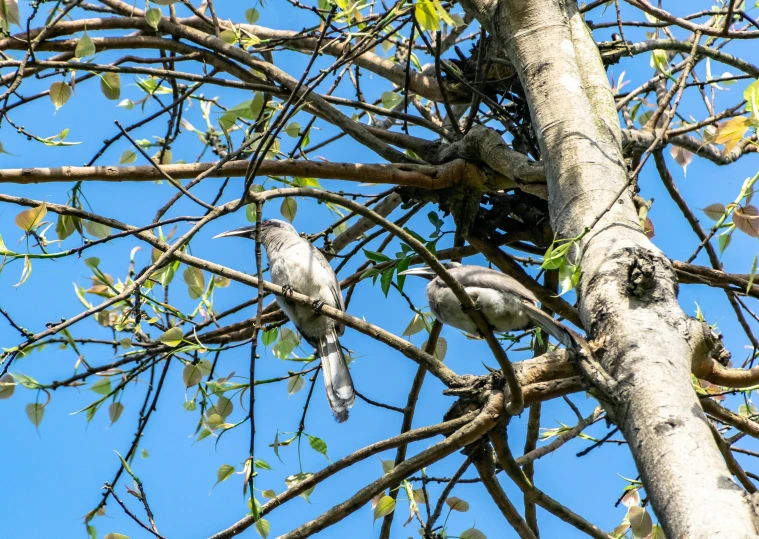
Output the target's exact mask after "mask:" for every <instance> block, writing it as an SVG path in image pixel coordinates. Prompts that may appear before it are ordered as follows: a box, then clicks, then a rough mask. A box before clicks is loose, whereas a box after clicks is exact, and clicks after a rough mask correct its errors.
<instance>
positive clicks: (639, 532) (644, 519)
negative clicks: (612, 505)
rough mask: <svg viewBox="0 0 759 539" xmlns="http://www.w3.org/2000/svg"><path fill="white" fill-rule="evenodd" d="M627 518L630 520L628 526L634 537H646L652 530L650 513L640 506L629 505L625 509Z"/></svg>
mask: <svg viewBox="0 0 759 539" xmlns="http://www.w3.org/2000/svg"><path fill="white" fill-rule="evenodd" d="M627 519H628V520H629V521H630V528H632V532H633V536H634V537H636V538H642V537H646V536H647V535H649V534H650V533H651V531H652V530H653V522H651V515H649V514H648V511H646V510H645V509H643V508H642V507H637V506H636V507H630V509H628V511H627Z"/></svg>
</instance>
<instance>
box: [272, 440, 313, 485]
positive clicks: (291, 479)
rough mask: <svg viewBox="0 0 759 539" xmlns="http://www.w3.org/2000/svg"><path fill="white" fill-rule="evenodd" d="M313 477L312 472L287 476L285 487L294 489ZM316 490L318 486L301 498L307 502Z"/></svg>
mask: <svg viewBox="0 0 759 539" xmlns="http://www.w3.org/2000/svg"><path fill="white" fill-rule="evenodd" d="M294 439H295V437H293V438H291V439H290V442H291V441H292V440H294ZM280 445H284V444H280ZM312 475H314V474H312V473H311V472H300V473H296V474H293V475H290V476H287V477H286V478H285V485H287V488H292V487H294V486H296V485H299V484H300V483H302V482H303V481H305V480H306V479H308V478H309V477H311V476H312ZM315 488H316V485H314V486H313V487H311V488H309V489H307V490H306V491H305V492H303V493H302V494H300V496H301V497H302V498H305V499H306V500H308V497H309V496H310V495H311V493H312V492H313V491H314V489H315Z"/></svg>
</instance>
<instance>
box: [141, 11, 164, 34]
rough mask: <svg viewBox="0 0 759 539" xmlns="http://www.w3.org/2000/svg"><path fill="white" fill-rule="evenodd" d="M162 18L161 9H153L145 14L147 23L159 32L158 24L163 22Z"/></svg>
mask: <svg viewBox="0 0 759 539" xmlns="http://www.w3.org/2000/svg"><path fill="white" fill-rule="evenodd" d="M162 16H163V13H161V9H160V8H157V7H153V8H150V9H149V10H147V11H146V12H145V21H147V23H148V24H149V25H150V26H151V27H152V28H153V30H158V24H159V23H160V22H161V17H162Z"/></svg>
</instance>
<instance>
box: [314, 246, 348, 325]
mask: <svg viewBox="0 0 759 539" xmlns="http://www.w3.org/2000/svg"><path fill="white" fill-rule="evenodd" d="M309 245H311V249H312V253H313V257H314V259H315V260H316V262H317V263H318V264H319V265H320V266H321V267H322V268H323V269H324V272H325V273H326V274H328V275H329V276H330V277H331V279H330V283H329V290H330V292H332V298H333V299H334V300H335V306H336V308H338V309H340V310H341V311H345V302H344V301H343V294H342V292H341V291H340V281H338V280H337V275H335V270H333V269H332V266H330V265H329V261H327V259H326V258H325V257H324V255H323V254H322V252H321V251H320V250H319V249H317V248H316V247H314V246H313V245H312V244H310V243H309ZM336 329H337V334H338V335H342V334H343V331H344V330H345V328H343V326H342V325H341V324H337V326H336Z"/></svg>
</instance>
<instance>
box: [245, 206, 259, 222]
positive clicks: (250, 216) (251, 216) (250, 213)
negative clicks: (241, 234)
mask: <svg viewBox="0 0 759 539" xmlns="http://www.w3.org/2000/svg"><path fill="white" fill-rule="evenodd" d="M256 212H257V210H256V205H255V204H248V205H246V206H245V218H246V219H247V220H248V221H250V222H251V223H255V222H256Z"/></svg>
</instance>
